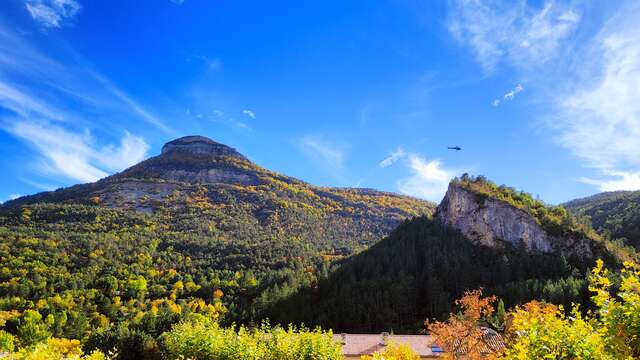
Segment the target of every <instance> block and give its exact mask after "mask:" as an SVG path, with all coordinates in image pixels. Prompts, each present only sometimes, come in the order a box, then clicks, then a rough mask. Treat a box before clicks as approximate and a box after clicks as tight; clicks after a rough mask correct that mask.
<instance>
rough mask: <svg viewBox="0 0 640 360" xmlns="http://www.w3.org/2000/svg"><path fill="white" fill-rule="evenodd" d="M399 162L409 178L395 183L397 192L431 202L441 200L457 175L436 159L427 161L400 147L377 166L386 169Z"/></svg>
mask: <svg viewBox="0 0 640 360" xmlns="http://www.w3.org/2000/svg"><path fill="white" fill-rule="evenodd" d="M400 161H401V162H402V163H403V164H404V165H405V167H407V168H408V170H409V176H407V177H404V178H402V179H399V180H398V181H397V182H396V185H397V187H398V191H400V192H401V193H402V194H405V195H411V196H415V197H419V198H423V199H427V200H431V201H440V200H441V199H442V197H443V196H444V194H445V193H446V191H447V187H448V186H449V182H450V181H451V179H452V178H453V177H454V176H455V174H456V173H457V172H456V171H455V170H453V169H448V168H446V167H445V166H444V165H443V164H442V162H441V161H440V160H438V159H433V160H428V159H426V158H424V157H423V156H422V155H420V154H415V153H408V152H406V151H404V150H403V149H402V147H400V146H399V147H398V148H397V149H396V150H395V151H394V152H392V153H391V154H389V156H388V157H386V158H385V159H383V160H382V161H381V162H380V163H379V164H378V166H379V167H381V168H387V167H389V166H391V165H393V164H395V163H397V162H400Z"/></svg>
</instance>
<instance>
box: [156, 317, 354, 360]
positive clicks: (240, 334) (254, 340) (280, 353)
mask: <svg viewBox="0 0 640 360" xmlns="http://www.w3.org/2000/svg"><path fill="white" fill-rule="evenodd" d="M161 344H162V345H161V346H162V348H163V351H164V353H165V356H166V357H167V358H168V359H181V358H187V359H198V360H208V359H212V360H213V359H215V360H237V359H246V360H254V359H255V360H294V359H296V360H297V359H308V360H339V359H340V360H341V359H342V351H341V347H340V345H339V344H337V343H336V342H334V341H333V335H332V333H331V332H330V331H329V332H324V331H322V330H320V329H316V330H308V329H305V328H296V327H293V326H290V327H289V328H288V329H284V328H282V327H278V326H276V327H271V326H269V325H266V324H265V325H262V326H261V327H260V328H257V329H253V330H251V329H247V328H245V327H242V326H241V327H239V328H238V329H237V330H236V328H234V327H232V328H222V327H220V326H219V325H218V324H217V323H214V322H210V321H206V320H204V319H192V320H190V321H185V322H182V323H180V324H177V325H176V326H174V327H173V329H172V330H171V331H169V332H167V333H165V334H164V335H163V336H162V338H161Z"/></svg>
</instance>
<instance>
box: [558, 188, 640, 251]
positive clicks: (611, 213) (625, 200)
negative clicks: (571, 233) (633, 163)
mask: <svg viewBox="0 0 640 360" xmlns="http://www.w3.org/2000/svg"><path fill="white" fill-rule="evenodd" d="M564 206H565V207H566V208H567V209H568V210H569V211H571V212H572V213H573V214H575V215H576V216H580V217H584V218H586V219H587V220H589V221H590V222H591V224H592V226H593V228H594V229H596V230H597V231H598V232H600V233H602V234H604V235H606V236H609V237H611V238H613V239H619V240H620V241H621V242H623V243H624V244H626V245H630V246H633V247H635V248H636V249H640V191H616V192H607V193H601V194H598V195H594V196H590V197H587V198H584V199H577V200H573V201H569V202H567V203H566V204H564Z"/></svg>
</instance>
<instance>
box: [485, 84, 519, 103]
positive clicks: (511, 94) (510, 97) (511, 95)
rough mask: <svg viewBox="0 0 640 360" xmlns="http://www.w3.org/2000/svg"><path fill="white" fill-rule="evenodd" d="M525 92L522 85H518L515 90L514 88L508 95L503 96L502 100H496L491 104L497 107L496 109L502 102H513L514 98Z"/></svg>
mask: <svg viewBox="0 0 640 360" xmlns="http://www.w3.org/2000/svg"><path fill="white" fill-rule="evenodd" d="M523 91H524V87H523V86H522V84H518V85H516V87H514V88H513V89H511V90H509V91H508V92H507V93H506V94H504V95H502V98H499V99H495V100H493V102H492V103H491V105H493V106H495V107H497V106H500V104H501V103H502V102H505V101H511V100H513V98H514V97H515V96H516V95H517V94H519V93H521V92H523Z"/></svg>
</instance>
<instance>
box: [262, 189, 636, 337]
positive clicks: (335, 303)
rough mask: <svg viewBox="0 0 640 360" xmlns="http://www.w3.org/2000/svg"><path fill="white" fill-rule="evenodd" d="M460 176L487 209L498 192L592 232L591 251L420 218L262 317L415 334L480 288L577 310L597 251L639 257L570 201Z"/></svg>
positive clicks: (552, 219)
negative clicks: (551, 203) (602, 233)
mask: <svg viewBox="0 0 640 360" xmlns="http://www.w3.org/2000/svg"><path fill="white" fill-rule="evenodd" d="M454 183H458V184H460V185H459V186H463V187H464V188H466V189H470V190H471V191H473V193H474V194H476V195H477V196H476V200H477V201H478V202H479V203H478V206H479V207H482V206H483V205H482V204H483V203H484V202H485V201H486V200H487V199H496V200H499V201H502V202H504V203H505V204H508V205H509V206H512V207H513V208H514V209H519V210H525V211H527V212H528V213H530V214H531V216H536V217H535V219H536V221H539V222H540V223H541V224H543V226H545V227H546V228H548V229H549V231H553V232H554V234H559V235H563V236H577V235H579V236H580V237H583V238H585V239H590V240H587V241H589V246H590V250H589V253H588V254H590V255H589V256H585V255H583V254H582V253H578V252H576V253H570V252H567V255H566V256H565V255H563V254H561V253H559V252H541V251H532V250H531V249H528V248H527V247H525V246H524V244H522V245H518V244H511V243H508V242H504V241H502V242H500V241H497V240H499V239H496V242H494V243H492V245H491V246H487V245H486V244H481V243H478V242H477V241H474V239H470V238H468V237H466V236H464V235H462V234H461V233H460V232H458V231H455V230H453V229H451V228H449V227H447V226H445V225H442V222H441V221H440V219H431V218H428V217H421V218H419V219H415V220H412V221H407V222H405V223H403V224H402V225H401V226H400V227H398V229H396V230H395V231H394V232H393V233H392V234H391V235H390V236H389V237H388V238H387V239H385V240H383V241H381V242H380V243H378V244H376V245H375V246H373V247H372V248H370V249H369V250H367V251H365V252H363V253H360V254H358V255H356V256H354V257H352V258H349V259H346V260H344V261H342V262H341V263H340V268H339V269H338V270H337V271H335V272H334V273H332V274H331V275H330V276H329V277H328V278H326V279H323V280H321V281H320V282H319V284H318V285H317V286H313V287H308V288H305V289H303V290H301V291H300V292H298V293H297V294H295V295H294V296H292V297H290V298H288V299H285V300H283V301H281V302H279V303H277V304H275V306H273V307H272V308H270V309H269V310H268V311H267V312H265V313H264V315H263V316H265V317H270V318H271V319H272V320H274V321H278V322H281V323H288V322H305V323H307V324H313V325H315V324H317V325H322V326H324V327H330V328H332V329H334V330H336V331H348V332H379V331H388V330H393V331H397V332H404V331H407V332H415V331H418V330H419V329H421V328H422V322H423V321H424V320H425V319H432V318H436V319H441V318H443V317H445V316H446V315H447V314H448V313H449V312H451V311H452V310H453V306H454V300H455V299H457V298H459V297H460V296H461V295H462V294H463V293H464V291H465V290H469V289H475V288H478V287H483V288H485V290H486V292H487V293H489V294H495V295H498V296H499V297H500V298H501V299H503V300H504V302H505V304H506V305H507V306H513V305H516V304H520V303H523V302H526V301H529V300H531V299H539V300H546V301H549V302H552V303H554V304H562V305H565V306H566V307H567V308H570V305H571V303H572V302H581V303H587V302H588V299H589V297H590V295H589V291H588V289H587V281H586V275H587V274H588V271H589V269H590V268H591V267H592V266H593V265H594V264H595V260H596V259H597V258H603V259H604V260H605V262H606V263H608V264H610V265H612V266H614V267H616V266H621V264H622V262H623V260H625V259H633V258H634V257H635V254H634V252H633V251H632V250H630V249H624V248H620V247H619V246H617V245H615V244H613V243H610V242H609V241H607V240H606V239H604V238H601V237H599V236H598V235H597V234H595V233H594V232H593V230H590V229H589V228H588V226H587V225H585V224H582V223H580V222H578V221H576V220H575V219H573V218H572V217H571V216H570V215H568V213H567V212H566V211H565V210H564V209H562V208H549V207H547V206H545V205H544V204H542V203H541V202H539V201H536V200H533V199H532V198H531V197H530V195H528V194H526V193H522V192H518V191H515V190H513V189H510V188H507V187H499V186H496V185H495V184H493V183H491V182H489V181H488V180H486V179H485V178H483V177H478V178H463V179H457V180H455V181H454ZM450 190H451V189H450ZM448 197H449V195H447V196H445V201H443V204H445V203H446V201H447V200H446V199H447V198H448ZM441 206H442V204H441ZM439 211H440V208H439ZM513 211H516V210H513ZM475 214H476V215H477V214H479V213H477V212H476V213H475ZM534 214H535V215H534ZM478 216H481V215H478ZM468 220H469V222H470V223H473V222H474V221H479V219H475V220H474V219H468ZM477 235H478V236H479V235H481V234H477Z"/></svg>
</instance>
